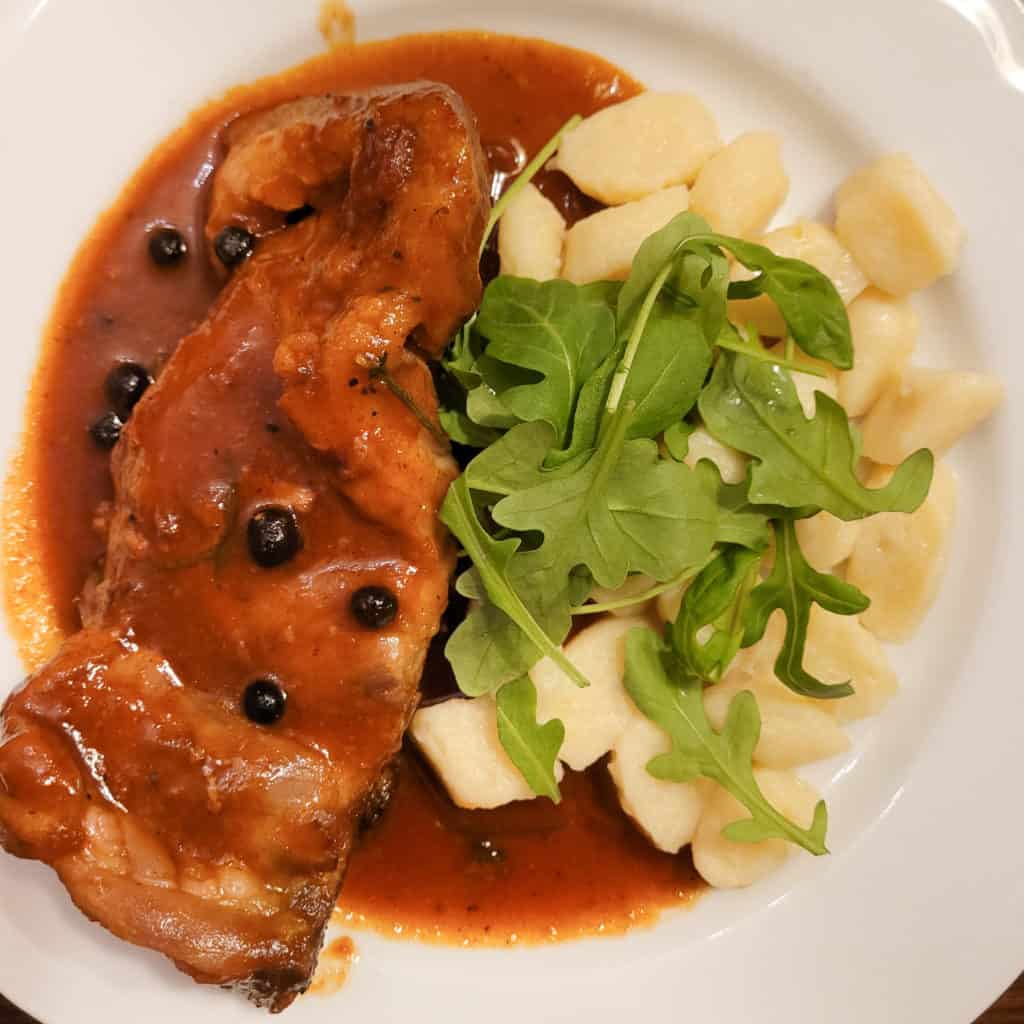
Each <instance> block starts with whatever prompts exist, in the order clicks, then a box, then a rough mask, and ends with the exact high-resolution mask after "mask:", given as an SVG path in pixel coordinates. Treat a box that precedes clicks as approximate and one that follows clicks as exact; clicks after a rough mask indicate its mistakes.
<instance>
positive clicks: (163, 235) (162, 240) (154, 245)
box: [149, 228, 188, 267]
mask: <svg viewBox="0 0 1024 1024" xmlns="http://www.w3.org/2000/svg"><path fill="white" fill-rule="evenodd" d="M187 255H188V242H186V241H185V237H184V236H183V235H182V233H181V232H180V231H178V230H177V228H154V229H153V230H152V231H150V233H149V257H150V259H151V260H152V261H153V262H154V263H155V264H156V265H157V266H158V267H173V266H175V265H176V264H178V263H180V262H181V261H182V260H183V259H184V258H185V257H186V256H187Z"/></svg>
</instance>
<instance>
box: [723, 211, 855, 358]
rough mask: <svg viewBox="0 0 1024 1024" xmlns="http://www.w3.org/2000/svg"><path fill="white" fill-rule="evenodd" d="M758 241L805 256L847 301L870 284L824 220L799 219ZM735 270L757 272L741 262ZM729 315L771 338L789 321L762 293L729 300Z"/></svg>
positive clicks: (787, 253)
mask: <svg viewBox="0 0 1024 1024" xmlns="http://www.w3.org/2000/svg"><path fill="white" fill-rule="evenodd" d="M759 242H760V244H761V245H764V246H767V247H768V248H769V249H771V250H772V252H774V253H776V254H778V255H779V256H788V257H790V258H791V259H797V260H803V261H804V262H805V263H810V265H811V266H812V267H815V268H816V269H818V270H820V271H821V272H822V273H823V274H824V275H825V276H826V277H827V278H829V279H830V280H831V281H832V283H833V284H834V285H835V286H836V291H837V292H839V296H840V298H841V299H842V300H843V302H844V303H846V304H847V305H849V304H850V303H851V302H852V301H853V300H854V299H855V298H857V296H858V295H860V293H861V292H862V291H864V289H865V288H866V287H867V284H868V279H867V278H866V277H865V276H864V273H863V272H862V271H861V269H860V267H858V266H857V264H856V263H854V261H853V257H852V256H851V255H850V254H849V253H848V252H847V251H846V249H844V248H843V246H842V243H841V242H840V241H839V239H838V238H836V236H835V235H834V234H833V233H832V232H831V231H830V230H829V229H828V228H827V227H825V225H824V224H817V223H815V222H814V221H806V220H802V221H797V223H796V224H791V225H789V226H788V227H784V228H776V229H775V230H774V231H769V232H768V234H767V235H764V236H763V237H762V238H761V239H759ZM733 271H734V272H733V277H734V278H735V279H737V280H742V279H743V278H749V277H753V276H754V271H749V270H747V269H746V268H745V267H744V266H743V265H742V264H740V263H737V264H736V265H735V266H734V268H733ZM729 316H730V319H732V320H733V321H735V322H736V323H741V324H748V325H750V326H751V327H754V328H756V329H757V331H758V333H759V334H763V335H767V336H768V337H771V338H782V337H785V335H786V321H785V320H784V319H783V318H782V314H781V313H780V312H779V307H778V306H776V305H775V303H774V302H773V301H772V300H771V299H770V298H769V297H768V296H767V295H759V296H758V297H757V298H756V299H735V300H733V301H732V302H730V303H729Z"/></svg>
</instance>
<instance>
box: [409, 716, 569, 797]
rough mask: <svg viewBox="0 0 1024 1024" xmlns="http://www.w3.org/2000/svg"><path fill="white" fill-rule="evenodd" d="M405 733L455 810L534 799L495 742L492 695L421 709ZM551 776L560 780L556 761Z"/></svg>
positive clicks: (500, 746) (496, 741)
mask: <svg viewBox="0 0 1024 1024" xmlns="http://www.w3.org/2000/svg"><path fill="white" fill-rule="evenodd" d="M409 733H410V735H411V736H412V738H413V740H414V741H415V742H416V745H417V746H418V747H419V748H420V750H421V751H422V752H423V755H424V756H425V757H426V759H427V760H428V761H429V762H430V764H431V766H432V767H433V769H434V771H436V772H437V775H438V778H440V780H441V782H443V783H444V787H445V789H446V790H448V795H449V796H450V797H451V798H452V800H453V801H454V802H455V804H457V805H458V806H459V807H500V806H501V805H502V804H507V803H510V802H511V801H512V800H530V799H532V798H533V796H534V792H533V790H532V789H530V787H529V786H528V785H527V783H526V780H525V779H524V778H523V776H522V775H521V774H520V773H519V769H518V768H516V766H515V765H514V764H513V763H512V761H511V760H510V759H509V756H508V754H506V753H505V748H504V747H502V745H501V740H499V739H498V720H497V708H496V706H495V701H494V698H493V697H475V698H473V699H472V700H460V699H457V698H456V699H452V700H446V701H444V702H443V703H442V704H434V705H432V706H431V707H427V708H420V710H419V711H417V712H416V714H415V715H414V716H413V719H412V725H411V726H410V727H409ZM555 776H556V778H559V779H560V778H561V777H562V766H561V765H560V764H557V763H556V764H555Z"/></svg>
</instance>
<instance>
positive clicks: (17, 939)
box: [0, 0, 1024, 1024]
mask: <svg viewBox="0 0 1024 1024" xmlns="http://www.w3.org/2000/svg"><path fill="white" fill-rule="evenodd" d="M957 4H958V8H959V9H956V10H955V9H953V8H952V7H950V6H947V5H945V4H943V3H940V2H939V0H857V2H856V3H844V4H842V5H840V4H837V3H834V2H822V0H716V2H715V3H714V4H705V3H703V2H696V0H694V2H690V3H687V2H684V0H676V2H674V3H673V2H671V0H663V2H662V0H618V2H613V0H573V2H568V0H558V2H551V0H504V2H497V0H436V2H429V0H404V2H403V0H388V2H379V3H374V2H371V0H367V2H365V3H358V4H354V5H353V6H354V7H355V8H356V9H357V11H358V14H359V21H358V25H359V33H360V36H361V38H364V39H366V38H376V37H383V36H390V35H395V34H398V33H401V32H407V31H417V30H428V29H445V28H456V27H476V28H493V29H499V30H504V31H510V32H518V33H523V34H530V35H538V36H545V37H548V38H550V39H554V40H556V41H560V42H566V43H571V44H574V45H576V46H580V47H584V48H587V49H591V50H594V51H597V52H598V53H602V54H604V55H605V56H607V57H609V58H611V59H612V60H614V61H616V62H618V63H620V64H622V65H623V66H624V67H626V68H627V69H628V70H630V71H631V72H633V73H634V74H636V75H637V76H638V77H640V78H641V79H643V80H645V81H646V82H647V83H648V84H649V85H651V86H656V87H663V88H664V87H673V88H683V89H691V90H693V91H695V92H697V93H699V94H700V95H701V96H703V97H704V98H705V99H706V101H707V102H708V103H709V105H710V106H711V107H712V108H713V109H714V110H715V111H716V112H717V114H718V115H719V118H720V120H721V123H722V125H723V128H724V130H725V131H726V133H727V134H734V133H736V132H738V131H741V130H743V129H747V128H771V129H775V130H778V131H780V132H781V133H782V134H783V136H784V137H785V139H786V143H787V151H786V161H787V166H788V169H789V171H790V174H791V176H792V179H793V188H792V192H791V195H790V199H789V201H788V203H787V206H786V209H785V210H784V211H782V214H781V218H782V220H784V219H786V218H787V217H791V216H794V215H796V214H803V215H814V214H816V213H819V212H822V211H823V210H824V209H825V207H826V206H827V203H828V201H829V196H830V194H831V191H832V189H833V188H834V186H835V185H836V184H837V183H838V182H839V181H840V180H841V179H842V177H843V176H844V175H845V174H846V173H847V172H849V171H850V170H851V169H852V168H853V167H855V166H856V165H857V164H858V163H860V162H863V161H864V160H866V159H867V158H869V157H870V156H871V155H873V154H875V153H877V152H878V151H879V150H882V149H906V150H909V151H911V152H913V154H914V155H915V157H916V158H917V159H918V161H919V162H920V163H921V164H922V165H923V166H924V167H925V168H926V169H927V170H928V172H929V173H930V174H931V175H932V177H933V178H934V180H935V181H936V182H937V183H938V185H939V186H940V188H941V190H942V191H943V192H944V193H945V194H946V195H947V196H948V198H949V199H950V201H951V202H952V204H953V206H954V207H955V208H956V210H957V211H958V213H959V214H960V216H961V218H962V219H963V220H964V222H965V223H966V225H967V226H968V230H969V235H970V243H969V245H968V247H967V251H966V255H965V259H964V262H963V265H962V267H961V269H960V271H959V272H958V273H957V275H956V276H955V278H953V279H952V280H949V281H948V282H946V283H944V284H943V285H942V286H941V287H939V288H936V289H933V290H932V292H931V293H929V294H928V296H927V297H926V300H925V301H922V303H921V307H922V312H923V314H924V322H925V332H924V333H925V338H926V341H925V345H924V350H923V353H922V355H923V357H924V358H925V359H927V360H929V361H932V362H934V363H938V364H946V365H953V366H958V367H963V368H983V369H986V370H988V371H990V372H995V373H998V374H1000V375H1001V376H1002V377H1003V378H1004V380H1005V381H1006V382H1007V385H1008V389H1009V400H1008V402H1007V405H1006V407H1005V410H1004V411H1003V412H1001V413H1000V414H999V416H998V418H997V419H996V421H995V422H994V423H993V424H992V425H991V426H990V427H988V428H987V429H986V430H984V431H983V432H981V433H979V434H977V435H976V436H974V437H973V438H971V439H970V440H969V441H968V442H966V443H965V444H963V445H962V446H961V447H960V449H959V450H958V451H957V453H956V457H955V459H954V462H955V464H956V466H957V468H958V470H959V471H960V473H961V477H962V496H963V497H962V503H961V518H960V524H959V528H958V530H957V535H956V543H955V552H954V557H953V559H952V564H951V567H950V572H949V576H948V579H947V583H946V586H945V590H944V592H943V595H942V597H941V599H940V601H939V603H938V605H937V607H936V608H935V609H934V611H933V612H932V614H931V616H930V618H929V620H928V622H927V624H926V627H925V629H924V630H923V632H922V633H921V634H920V635H919V637H918V639H917V640H916V642H915V643H914V644H913V646H912V647H911V648H909V649H907V650H906V651H905V652H901V654H900V656H899V657H898V660H897V663H898V666H899V668H900V669H901V671H902V675H903V679H904V682H905V686H904V690H903V692H902V693H901V695H900V697H899V698H898V699H897V700H896V701H895V702H894V703H893V705H892V706H891V707H890V708H889V709H888V711H887V712H886V713H885V714H884V715H883V716H882V717H881V718H880V719H877V720H875V721H874V722H872V723H871V724H869V725H868V726H867V727H866V728H864V729H862V730H861V731H860V732H859V733H858V735H857V743H856V748H855V752H854V753H853V755H852V756H851V757H849V758H847V759H846V760H845V761H843V762H842V763H836V764H830V765H828V766H826V768H825V769H824V770H822V771H821V772H820V773H819V774H818V776H817V780H816V781H819V782H821V783H822V784H824V785H825V787H826V789H827V794H826V795H827V796H828V799H829V803H830V808H831V812H832V821H833V828H832V832H831V836H830V841H831V846H832V849H833V850H834V855H833V856H832V857H831V858H830V859H829V860H827V861H824V860H819V861H813V860H812V859H811V858H803V857H801V858H793V859H792V860H791V863H790V865H789V867H788V868H787V869H786V870H785V871H784V872H783V873H782V874H780V875H779V876H776V877H774V878H772V879H771V880H769V881H768V882H766V883H763V884H762V885H760V886H758V887H755V888H753V889H751V890H748V891H743V892H735V893H714V894H711V895H709V896H708V897H707V898H705V899H703V900H701V901H700V902H699V904H698V905H697V907H696V909H694V910H692V911H690V912H685V913H677V914H672V915H668V916H666V917H665V918H664V919H663V921H662V923H661V924H660V925H659V926H658V927H657V928H654V929H650V930H645V931H638V932H635V933H634V934H632V935H629V936H627V937H625V938H619V939H604V940H588V941H584V942H576V943H572V944H569V945H564V946H560V947H553V948H547V949H515V950H509V951H494V950H489V951H488V950H483V951H460V950H456V949H446V948H437V947H424V946H417V945H413V944H406V943H401V942H388V941H385V940H383V939H380V938H377V937H374V936H369V935H364V936H357V943H358V947H359V951H360V954H361V959H360V961H359V963H358V964H357V965H356V966H355V968H354V970H353V972H352V976H351V978H350V980H349V983H348V985H347V986H346V987H345V988H344V989H343V991H342V992H341V993H340V994H338V995H337V996H335V997H333V998H332V999H325V998H317V997H307V998H305V999H303V1000H301V1001H300V1002H299V1003H298V1004H296V1006H295V1007H294V1008H293V1009H291V1010H289V1011H288V1016H289V1020H292V1021H296V1022H298V1021H306V1020H309V1021H314V1020H315V1021H320V1020H328V1019H348V1020H357V1019H358V1020H369V1021H391V1020H398V1019H400V1018H408V1017H413V1018H416V1019H418V1020H430V1021H433V1020H438V1021H441V1020H443V1021H445V1022H446V1024H461V1022H473V1024H479V1022H481V1021H487V1022H489V1024H504V1022H508V1024H520V1022H521V1021H523V1020H534V1021H543V1022H560V1021H587V1022H588V1024H600V1022H605V1021H607V1022H612V1021H615V1022H618V1021H620V1020H621V1019H622V1018H623V1016H625V1015H627V1014H628V1015H630V1016H632V1017H634V1018H636V1019H650V1020H673V1021H674V1020H680V1019H684V1018H685V1019H693V1020H706V1021H715V1022H717V1024H739V1022H747V1021H752V1020H757V1021H759V1022H761V1024H769V1022H775V1021H778V1022H783V1021H785V1022H787V1024H791V1022H794V1021H797V1022H804V1021H808V1022H825V1021H827V1022H829V1024H845V1022H858V1024H861V1022H863V1021H872V1022H876V1024H877V1022H885V1021H899V1022H908V1021H912V1022H918V1021H920V1022H928V1024H945V1022H950V1024H964V1022H968V1021H970V1020H972V1019H973V1018H974V1017H975V1016H976V1015H977V1014H978V1013H979V1012H980V1011H981V1010H982V1009H983V1008H984V1007H985V1006H986V1005H987V1004H988V1003H989V1002H991V1001H992V1000H993V999H994V998H995V997H996V996H997V994H998V993H999V992H1000V991H1001V990H1002V989H1003V988H1004V987H1005V986H1006V985H1007V984H1008V983H1009V982H1010V981H1011V979H1012V978H1013V976H1014V975H1015V974H1016V972H1017V971H1018V970H1019V969H1020V968H1021V967H1022V966H1024V854H1022V850H1024V816H1022V814H1021V810H1022V801H1021V796H1020V790H1019V787H1018V783H1019V779H1020V775H1021V763H1022V757H1024V712H1022V702H1021V699H1020V676H1021V671H1020V656H1019V649H1020V641H1019V634H1020V628H1021V627H1020V616H1019V614H1018V607H1019V599H1018V591H1017V588H1018V586H1019V581H1020V579H1021V578H1022V575H1024V549H1022V538H1021V533H1020V532H1019V531H1018V530H1016V529H1015V526H1016V519H1017V514H1018V512H1019V510H1020V509H1021V508H1022V507H1024V489H1022V483H1021V482H1022V479H1024V458H1022V451H1024V421H1022V417H1021V409H1022V402H1021V399H1022V398H1024V384H1022V381H1024V357H1022V345H1021V337H1020V333H1021V311H1020V303H1019V293H1020V283H1019V277H1020V273H1021V269H1022V268H1024V200H1022V197H1021V187H1022V186H1021V177H1020V175H1021V168H1022V167H1024V130H1022V128H1024V95H1022V94H1021V90H1022V89H1024V71H1022V70H1021V68H1020V65H1019V64H1017V63H1016V61H1015V56H1014V53H1015V52H1016V55H1017V56H1018V57H1020V58H1022V59H1024V9H1022V8H1020V7H1019V6H1017V5H1016V0H994V2H992V3H986V2H985V0H957ZM316 14H317V0H287V2H285V0H217V2H215V3H211V2H209V0H175V2H173V3H159V2H157V0H92V2H86V0H0V62H2V63H0V96H2V97H3V112H4V117H3V122H4V130H3V134H2V136H0V138H2V140H3V141H2V152H3V160H2V161H0V185H2V187H0V196H2V197H3V205H4V215H3V234H2V237H0V281H2V294H3V304H2V309H3V334H2V338H3V342H2V343H3V356H4V372H3V375H2V378H0V443H2V445H3V449H4V454H5V455H9V453H10V452H11V450H12V449H13V446H14V443H15V439H16V436H17V434H18V431H19V429H20V426H21V420H20V417H21V410H22V406H23V401H24V396H25V393H26V385H27V382H28V380H29V375H30V372H31V369H32V366H33V363H34V360H35V357H36V352H37V340H38V338H39V335H40V330H41V328H42V325H43V322H44V319H45V317H46V315H47V312H48V310H49V307H50V304H51V302H52V299H53V295H54V291H55V288H56V286H57V284H58V281H59V280H60V278H61V276H62V274H63V273H64V271H65V268H66V267H67V264H68V261H69V259H70V258H71V256H72V253H73V251H74V249H75V247H76V246H77V245H78V243H79V241H80V240H81V239H82V238H83V236H84V235H85V233H86V232H87V231H88V229H89V227H90V225H91V223H92V222H93V220H94V218H95V217H96V215H97V213H99V211H100V210H101V209H102V208H103V207H104V206H105V205H106V204H107V203H108V202H109V201H110V200H112V199H113V198H114V196H115V195H116V193H117V191H118V189H119V188H120V186H121V184H122V183H123V182H124V181H125V179H126V177H127V176H128V174H129V173H130V172H131V171H132V169H133V168H135V167H136V166H137V165H138V163H139V162H140V161H141V160H142V159H143V158H144V157H145V155H146V153H147V152H148V151H149V150H150V148H151V147H152V146H153V145H154V144H155V143H156V142H157V141H158V140H159V139H160V138H161V137H162V136H163V135H165V134H166V133H167V132H168V131H169V130H170V129H171V128H173V127H174V126H175V125H176V124H177V123H178V122H179V121H180V120H181V119H182V117H183V116H184V115H185V114H186V113H187V112H188V111H189V110H190V109H191V108H192V107H194V106H196V105H198V104H199V103H200V102H201V101H202V100H204V99H206V98H208V97H210V96H212V95H214V94H216V93H218V92H219V91H221V90H222V89H224V88H226V87H228V86H230V85H232V84H235V83H237V82H241V81H245V80H248V79H251V78H253V77H256V76H258V75H260V74H263V73H265V72H270V71H274V70H277V69H279V68H282V67H284V66H286V65H288V64H290V63H293V62H295V61H298V60H300V59H302V58H304V57H306V56H309V55H311V54H312V53H314V52H315V51H316V50H317V49H318V48H319V46H320V41H319V39H318V37H317V34H316V29H315V24H316ZM1014 47H1016V50H1015V49H1014ZM919 358H921V357H920V356H919ZM0 667H2V672H0V677H2V678H3V679H4V680H6V681H7V683H13V682H14V681H16V680H17V679H18V678H19V675H20V667H19V664H18V660H17V657H16V655H15V653H14V650H13V647H12V645H11V643H10V641H9V640H8V639H7V638H6V636H4V637H0ZM3 685H6V683H5V684H2V685H0V690H2V688H3ZM0 991H3V992H4V993H6V994H7V995H8V996H9V997H10V998H11V999H13V1000H14V1001H15V1002H17V1003H19V1004H21V1005H22V1006H24V1007H25V1008H26V1009H27V1010H29V1011H31V1012H32V1013H34V1014H35V1015H36V1016H38V1017H39V1018H40V1019H41V1020H42V1021H44V1022H45V1024H72V1022H74V1024H122V1022H129V1021H131V1022H133V1024H134V1022H135V1021H137V1020H138V1019H139V1018H140V1016H142V1015H144V1016H145V1018H146V1019H147V1020H148V1021H150V1022H151V1024H164V1022H167V1024H170V1022H175V1024H177V1022H180V1021H182V1020H187V1021H189V1022H191V1024H208V1022H209V1024H213V1022H216V1024H231V1022H234V1021H243V1020H246V1021H252V1020H255V1019H256V1017H255V1011H253V1010H251V1009H250V1008H249V1007H248V1006H247V1005H246V1004H244V1003H243V1002H242V1001H241V1000H239V999H237V998H235V997H232V996H230V995H225V994H223V993H220V992H218V991H216V990H209V989H203V988H199V987H197V986H195V985H193V984H192V983H191V982H189V981H188V980H187V979H185V978H184V977H183V976H182V975H179V974H177V973H176V972H175V971H174V970H173V969H172V968H171V967H169V966H168V965H167V964H166V963H165V962H164V961H163V960H161V958H159V957H158V956H156V955H154V954H149V953H146V952H142V951H139V950H135V949H132V948H130V947H129V946H127V945H124V944H122V943H120V942H118V941H116V940H115V939H113V938H111V937H110V936H109V935H107V934H106V933H105V932H103V931H102V930H101V929H99V928H97V927H95V926H93V925H90V924H88V923H87V922H86V921H85V920H84V919H83V918H82V917H81V916H79V915H78V913H77V912H76V911H75V910H73V909H72V907H71V905H70V903H69V901H68V900H67V898H66V897H65V895H64V893H63V891H62V890H61V888H60V887H59V886H58V884H57V883H56V881H55V879H54V878H53V876H52V875H51V874H50V872H49V871H48V869H45V868H43V867H41V866H40V865H38V864H26V863H21V862H17V861H14V860H13V859H12V858H9V857H0Z"/></svg>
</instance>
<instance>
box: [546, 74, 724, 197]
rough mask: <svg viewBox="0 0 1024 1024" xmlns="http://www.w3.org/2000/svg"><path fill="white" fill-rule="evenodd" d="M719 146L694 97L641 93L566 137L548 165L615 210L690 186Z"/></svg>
mask: <svg viewBox="0 0 1024 1024" xmlns="http://www.w3.org/2000/svg"><path fill="white" fill-rule="evenodd" d="M721 147H722V141H721V139H720V138H719V135H718V126H717V125H716V124H715V119H714V117H712V116H711V113H710V112H709V111H708V109H707V107H705V106H704V104H703V103H701V101H700V100H699V99H697V98H696V97H695V96H689V95H686V94H681V93H660V92H644V93H641V94H640V95H639V96H634V97H633V98H632V99H629V100H626V101H625V102H623V103H617V104H615V105H614V106H611V107H606V108H605V109H604V110H600V111H598V112H597V113H596V114H592V115H591V116H590V117H588V118H587V119H586V120H585V121H583V122H582V123H581V124H580V125H579V126H578V127H576V128H574V129H573V130H572V131H570V132H566V134H565V135H564V136H563V137H562V142H561V145H560V146H559V147H558V153H557V155H556V156H555V158H554V160H552V161H551V164H550V166H552V167H554V168H557V169H558V170H560V171H563V172H564V173H565V174H567V175H568V176H569V177H570V178H572V180H573V183H574V184H575V185H576V186H577V187H578V188H579V189H581V190H582V191H583V192H586V193H587V195H588V196H593V197H594V198H595V199H600V200H601V202H602V203H606V204H607V205H609V206H618V205H619V204H621V203H628V202H632V201H633V200H635V199H642V198H643V197H644V196H646V195H650V194H651V193H652V192H657V191H659V190H660V189H663V188H667V187H668V186H669V185H689V184H691V183H692V182H693V180H694V179H695V178H696V177H697V172H698V171H699V170H700V169H701V167H703V166H704V163H705V162H706V161H707V159H708V157H710V156H711V155H712V154H714V153H716V152H717V151H718V150H719V149H721Z"/></svg>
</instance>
